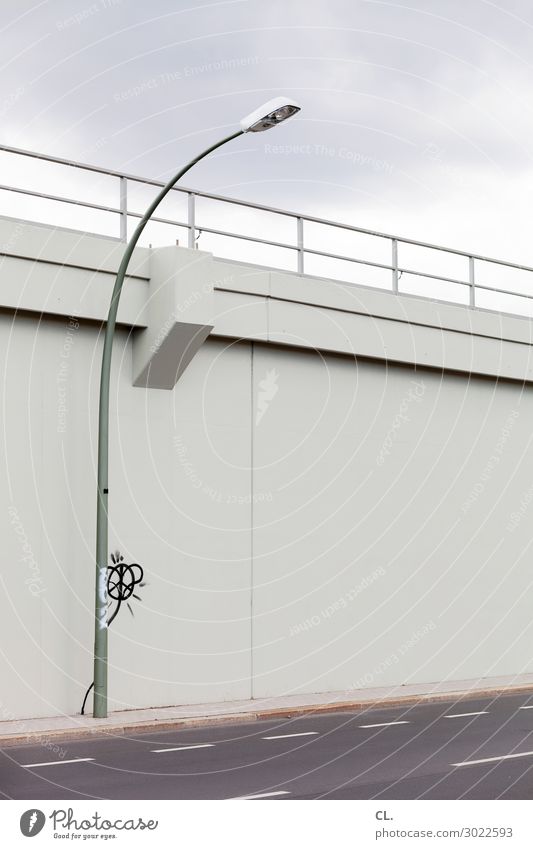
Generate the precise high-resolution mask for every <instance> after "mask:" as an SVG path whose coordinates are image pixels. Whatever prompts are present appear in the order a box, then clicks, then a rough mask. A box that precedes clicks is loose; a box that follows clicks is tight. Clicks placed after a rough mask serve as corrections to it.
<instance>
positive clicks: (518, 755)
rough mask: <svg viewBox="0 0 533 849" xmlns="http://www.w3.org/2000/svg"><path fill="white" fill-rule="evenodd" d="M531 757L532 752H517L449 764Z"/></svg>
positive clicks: (469, 764)
mask: <svg viewBox="0 0 533 849" xmlns="http://www.w3.org/2000/svg"><path fill="white" fill-rule="evenodd" d="M527 757H533V752H518V753H517V754H516V755H499V756H498V757H496V758H481V759H480V760H478V761H462V762H461V763H458V764H451V766H471V765H472V764H490V763H494V762H495V761H508V760H511V759H512V758H527Z"/></svg>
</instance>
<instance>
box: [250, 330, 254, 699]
mask: <svg viewBox="0 0 533 849" xmlns="http://www.w3.org/2000/svg"><path fill="white" fill-rule="evenodd" d="M250 696H251V697H252V699H253V697H254V343H253V342H250Z"/></svg>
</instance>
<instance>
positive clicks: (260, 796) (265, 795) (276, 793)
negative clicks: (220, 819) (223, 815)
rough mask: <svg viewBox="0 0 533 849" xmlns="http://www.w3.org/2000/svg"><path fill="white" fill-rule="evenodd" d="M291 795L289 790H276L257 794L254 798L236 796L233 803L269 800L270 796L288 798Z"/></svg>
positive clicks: (232, 800)
mask: <svg viewBox="0 0 533 849" xmlns="http://www.w3.org/2000/svg"><path fill="white" fill-rule="evenodd" d="M287 795H290V794H289V791H288V790H276V791H274V792H273V793H255V795H253V796H234V797H233V799H231V800H230V801H231V802H239V801H242V800H243V799H267V798H268V797H269V796H287Z"/></svg>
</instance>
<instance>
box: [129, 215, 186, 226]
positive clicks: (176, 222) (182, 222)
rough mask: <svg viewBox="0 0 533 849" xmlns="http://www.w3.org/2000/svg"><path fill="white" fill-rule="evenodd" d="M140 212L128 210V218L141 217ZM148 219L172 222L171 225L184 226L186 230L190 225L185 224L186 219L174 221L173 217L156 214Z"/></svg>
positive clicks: (160, 222)
mask: <svg viewBox="0 0 533 849" xmlns="http://www.w3.org/2000/svg"><path fill="white" fill-rule="evenodd" d="M142 217H143V213H142V212H129V211H128V218H142ZM150 221H155V222H157V224H172V226H173V227H184V228H185V229H186V230H188V229H189V227H190V225H189V224H187V222H186V221H176V219H175V218H159V217H158V216H156V215H152V216H151V218H150Z"/></svg>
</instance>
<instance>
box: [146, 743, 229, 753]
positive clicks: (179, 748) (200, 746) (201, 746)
mask: <svg viewBox="0 0 533 849" xmlns="http://www.w3.org/2000/svg"><path fill="white" fill-rule="evenodd" d="M214 745H215V744H214V743H197V744H196V745H195V746H175V747H174V748H173V749H151V750H150V751H152V752H185V751H186V750H187V749H208V748H209V747H210V746H214Z"/></svg>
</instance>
